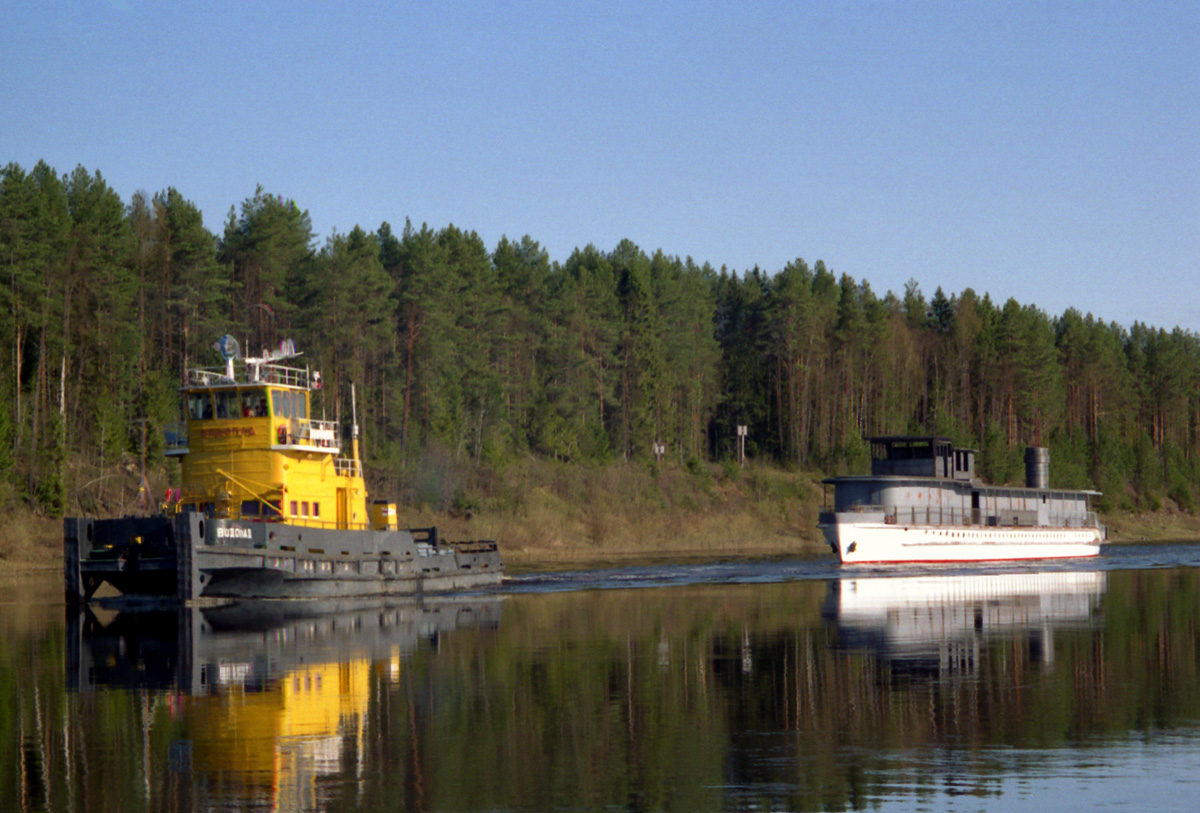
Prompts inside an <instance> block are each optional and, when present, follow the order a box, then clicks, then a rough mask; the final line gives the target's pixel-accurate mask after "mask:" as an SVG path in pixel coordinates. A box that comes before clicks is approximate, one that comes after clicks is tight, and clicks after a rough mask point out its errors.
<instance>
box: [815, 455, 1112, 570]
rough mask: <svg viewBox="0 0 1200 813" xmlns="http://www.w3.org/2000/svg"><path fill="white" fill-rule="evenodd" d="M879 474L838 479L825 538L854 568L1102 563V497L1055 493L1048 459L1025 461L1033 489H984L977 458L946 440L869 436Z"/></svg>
mask: <svg viewBox="0 0 1200 813" xmlns="http://www.w3.org/2000/svg"><path fill="white" fill-rule="evenodd" d="M869 440H870V444H871V474H869V475H862V476H849V477H831V478H829V479H826V480H825V481H824V482H825V483H826V484H828V485H832V486H833V488H834V505H833V508H832V510H829V509H826V510H823V511H822V512H821V520H820V527H821V529H822V531H823V532H824V534H825V539H826V541H827V542H828V543H829V545H830V547H831V548H832V549H833V551H834V553H835V554H836V555H837V556H838V558H839V559H840V560H841V561H842V562H843V563H845V564H854V563H891V562H979V561H1001V560H1023V559H1061V558H1070V557H1078V556H1095V555H1096V554H1097V553H1099V552H1100V543H1101V542H1103V541H1104V538H1105V529H1104V526H1103V525H1101V524H1100V522H1099V519H1098V517H1097V515H1096V513H1095V512H1094V511H1092V510H1091V506H1090V499H1091V497H1093V496H1097V495H1098V492H1095V491H1080V490H1069V489H1052V488H1050V487H1049V454H1048V452H1047V450H1045V449H1041V448H1032V449H1028V450H1027V451H1026V454H1025V469H1026V484H1025V486H1024V487H1021V486H992V485H985V484H983V483H981V482H980V481H979V480H977V479H976V478H975V451H974V450H972V449H960V448H955V447H954V446H953V444H952V443H951V441H950V440H949V439H947V438H939V437H913V436H897V437H875V438H870V439H869Z"/></svg>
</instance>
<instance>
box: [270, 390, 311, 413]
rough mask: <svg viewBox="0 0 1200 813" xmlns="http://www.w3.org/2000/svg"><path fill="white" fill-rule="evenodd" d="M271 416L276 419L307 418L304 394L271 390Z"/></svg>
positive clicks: (296, 391)
mask: <svg viewBox="0 0 1200 813" xmlns="http://www.w3.org/2000/svg"><path fill="white" fill-rule="evenodd" d="M271 414H272V415H274V416H275V417H276V418H288V419H295V418H300V419H304V418H307V417H308V404H307V403H306V402H305V398H304V393H303V392H301V391H298V390H271Z"/></svg>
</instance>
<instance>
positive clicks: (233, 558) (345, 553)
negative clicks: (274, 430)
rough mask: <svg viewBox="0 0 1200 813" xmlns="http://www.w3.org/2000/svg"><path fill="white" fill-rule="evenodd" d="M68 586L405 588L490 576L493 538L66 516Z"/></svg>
mask: <svg viewBox="0 0 1200 813" xmlns="http://www.w3.org/2000/svg"><path fill="white" fill-rule="evenodd" d="M63 539H64V567H65V570H66V574H65V575H66V594H67V600H68V601H71V602H84V601H87V600H89V599H90V598H91V597H92V596H93V595H94V594H95V592H96V591H97V590H98V589H99V588H100V586H101V585H103V584H104V583H108V584H110V585H111V586H112V587H114V588H115V589H116V590H118V591H119V592H120V593H122V594H123V595H126V596H148V597H159V598H168V599H175V600H178V601H180V602H183V603H187V602H191V601H195V600H198V599H207V598H329V597H342V598H345V597H359V596H403V595H419V594H423V593H443V592H454V591H462V590H471V589H477V588H480V587H486V586H489V585H494V584H498V583H499V582H500V580H501V578H502V576H503V571H504V567H503V563H502V562H501V560H500V554H499V552H498V550H497V548H496V544H495V543H494V542H468V543H453V544H450V543H446V542H442V541H440V540H439V539H438V535H437V530H436V529H435V528H421V529H410V530H365V529H364V530H349V529H335V528H318V527H306V526H298V525H289V524H284V523H272V522H256V521H251V520H236V519H213V518H210V517H207V516H205V515H204V514H201V513H198V512H193V511H188V512H181V513H179V514H177V515H174V516H166V515H158V516H151V517H126V518H123V519H111V520H99V519H93V518H90V517H72V518H68V519H67V520H66V521H65V523H64V533H63Z"/></svg>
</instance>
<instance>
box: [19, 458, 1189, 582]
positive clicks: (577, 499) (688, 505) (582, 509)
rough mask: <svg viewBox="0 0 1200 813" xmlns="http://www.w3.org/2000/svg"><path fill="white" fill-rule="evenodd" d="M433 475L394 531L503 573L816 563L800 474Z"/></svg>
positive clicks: (818, 543) (45, 547) (814, 496)
mask: <svg viewBox="0 0 1200 813" xmlns="http://www.w3.org/2000/svg"><path fill="white" fill-rule="evenodd" d="M440 474H441V475H442V480H441V483H440V490H442V491H445V490H446V489H449V488H452V489H453V492H452V493H450V494H447V495H446V497H445V498H444V499H443V500H442V501H441V502H442V505H434V504H431V503H429V502H425V503H421V504H418V505H407V506H405V505H402V506H401V523H402V525H403V526H405V527H426V526H431V525H433V526H437V527H438V529H439V532H440V533H441V534H442V536H443V537H444V538H447V539H455V540H466V539H495V540H497V541H498V542H499V543H500V548H501V552H502V554H503V556H504V559H505V564H506V567H507V568H508V569H509V571H510V572H512V573H522V572H537V571H551V570H557V569H579V568H596V567H617V566H623V565H636V564H647V563H663V562H674V563H680V564H683V563H688V562H696V561H706V560H713V559H725V558H792V559H794V558H817V557H824V556H826V555H828V551H827V549H826V546H825V543H824V541H823V539H822V538H821V533H820V531H819V530H818V529H817V513H818V511H819V510H820V507H821V504H822V499H823V497H822V486H821V476H820V475H818V474H815V473H812V472H800V473H796V472H789V471H785V470H783V469H780V468H778V467H773V466H766V465H758V464H751V465H748V466H746V467H738V466H736V465H724V466H718V465H710V466H703V467H695V466H691V467H672V466H656V465H641V464H609V465H605V466H571V465H566V464H554V463H548V462H546V461H534V460H530V461H527V462H524V463H521V464H512V465H510V466H508V467H506V468H505V469H504V471H502V472H498V473H493V474H491V475H490V477H489V478H487V480H486V481H480V482H475V483H472V484H470V488H466V487H465V485H464V484H463V483H461V482H457V483H456V482H455V479H454V477H452V476H450V477H446V473H445V472H441V473H440ZM418 490H419V484H418ZM466 493H469V494H471V495H475V496H471V497H465V496H463V495H464V494H466ZM380 496H383V495H380ZM71 513H79V511H72V512H71ZM118 513H119V512H118ZM1102 516H1103V519H1104V522H1105V523H1106V524H1107V525H1108V529H1109V541H1110V542H1115V543H1168V542H1180V541H1190V540H1200V517H1197V516H1196V515H1194V514H1192V513H1189V512H1187V511H1183V510H1180V509H1179V508H1178V507H1177V506H1176V505H1175V504H1174V503H1173V502H1171V501H1170V500H1164V501H1163V502H1162V504H1161V506H1160V507H1159V508H1158V509H1157V510H1154V511H1128V510H1124V511H1114V512H1109V513H1105V514H1102ZM61 567H62V520H60V519H52V518H47V517H43V516H39V515H37V514H35V513H34V512H33V511H31V510H29V509H27V508H19V509H14V510H12V511H10V513H9V517H8V522H6V523H5V524H4V526H3V527H2V528H0V576H2V575H12V574H20V573H31V572H38V571H53V570H57V569H60V568H61Z"/></svg>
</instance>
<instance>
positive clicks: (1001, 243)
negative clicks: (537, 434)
mask: <svg viewBox="0 0 1200 813" xmlns="http://www.w3.org/2000/svg"><path fill="white" fill-rule="evenodd" d="M40 159H45V160H46V161H47V162H48V163H49V164H50V165H51V166H53V167H55V168H56V169H57V170H58V171H59V172H60V173H65V172H69V171H70V170H71V169H73V168H74V167H75V166H76V165H78V164H82V165H83V166H84V167H86V168H88V169H89V170H99V171H100V172H101V173H102V174H103V175H104V177H105V178H106V179H107V180H108V182H109V183H110V184H111V185H112V186H113V188H114V189H116V190H117V192H118V193H120V195H121V196H122V198H123V199H124V200H126V202H128V201H129V199H130V197H131V196H132V194H133V193H134V192H136V191H138V190H145V191H146V192H148V193H150V194H153V193H155V192H157V191H160V190H162V189H165V188H166V187H167V186H174V187H175V188H177V189H178V190H179V191H180V192H181V193H182V194H183V195H184V197H186V198H187V199H189V200H191V201H193V202H194V203H195V204H196V205H198V206H199V207H200V208H201V210H202V211H203V212H204V217H205V222H206V224H207V225H208V227H209V228H210V229H212V230H213V231H214V232H216V233H220V232H221V230H222V229H223V227H224V221H225V219H226V217H227V215H228V212H229V209H230V207H231V206H234V205H240V203H241V202H242V201H243V200H245V199H246V198H248V197H250V196H252V195H253V194H254V191H255V187H256V185H258V184H262V185H263V187H264V188H265V189H266V190H267V191H269V192H271V193H275V194H280V195H283V196H284V197H290V198H294V199H295V200H296V202H297V203H298V204H299V205H300V206H301V207H303V208H305V209H307V210H308V211H309V213H310V214H311V216H312V221H313V225H314V227H315V229H316V232H317V235H318V243H323V242H324V240H325V239H326V237H328V235H329V234H330V233H331V231H332V230H333V229H335V228H336V229H337V230H338V231H343V232H344V231H347V230H349V229H350V228H352V227H353V226H355V225H356V224H357V225H361V226H363V227H364V228H366V229H368V230H373V229H375V228H377V227H378V226H379V224H380V223H381V222H382V221H385V220H386V221H388V222H390V223H392V225H393V226H394V227H396V228H397V229H398V228H399V227H400V226H402V225H403V223H404V220H405V218H406V217H407V218H411V220H412V221H413V222H414V223H415V224H418V225H419V224H421V223H428V224H429V225H430V226H432V227H435V228H440V227H442V226H445V225H447V224H449V223H453V224H455V225H457V226H459V227H462V228H465V229H470V230H474V231H476V232H478V233H479V234H480V236H481V237H482V238H483V239H484V241H485V242H486V243H487V245H488V246H489V248H492V247H494V246H495V244H496V242H497V241H498V240H499V239H500V237H501V236H502V235H508V236H509V237H513V238H519V237H521V236H522V235H525V234H528V235H530V236H532V237H533V238H534V239H536V240H538V241H539V242H541V244H542V245H543V246H544V247H545V248H546V249H547V251H548V252H549V253H550V256H551V258H552V259H554V260H559V261H562V260H565V259H566V258H567V257H568V256H569V254H570V252H571V251H572V250H573V249H574V248H576V247H582V246H584V245H586V244H588V243H593V244H595V245H596V246H598V247H599V248H601V249H605V250H607V249H611V248H612V247H614V246H615V245H616V243H617V242H618V241H620V240H621V239H622V238H626V237H627V238H630V239H632V240H633V241H634V242H636V243H637V244H638V245H639V246H641V247H642V248H643V249H644V250H646V251H647V252H652V251H654V250H655V249H659V248H661V249H663V250H664V251H665V252H666V253H668V254H671V255H679V256H684V257H686V256H691V257H692V258H693V259H695V260H696V261H697V262H709V263H711V264H712V265H713V266H715V267H718V268H719V267H721V266H727V267H729V268H730V269H732V270H738V271H741V270H745V269H748V268H751V267H753V266H755V265H757V266H759V267H760V268H763V269H765V270H767V271H769V272H774V271H777V270H778V269H780V268H781V267H782V266H783V265H784V264H785V263H787V262H788V261H789V260H792V259H794V258H797V257H801V258H803V259H805V260H806V261H808V262H809V263H810V264H812V263H814V262H815V261H816V260H818V259H822V260H824V261H825V263H826V264H827V265H828V266H829V267H830V268H831V269H832V270H833V271H834V273H836V274H838V275H840V274H843V273H846V274H849V275H851V276H852V277H854V278H855V279H857V280H863V279H865V280H866V281H868V282H869V283H870V284H871V286H872V287H873V288H874V289H875V291H876V292H878V293H880V294H882V293H883V292H885V291H888V290H893V291H896V292H898V293H899V292H902V291H903V288H904V284H905V282H906V281H908V280H909V279H916V280H917V281H918V282H919V283H920V285H921V287H922V290H923V291H924V292H925V293H926V295H927V296H932V294H933V292H934V290H935V289H936V288H937V287H938V286H941V287H942V288H943V289H944V290H945V291H946V292H947V293H948V294H953V293H959V292H961V291H962V290H964V289H965V288H968V287H970V288H973V289H975V291H976V292H977V293H980V294H982V293H984V292H987V293H990V294H991V296H992V298H993V299H994V300H996V301H997V302H998V303H1003V302H1004V301H1005V300H1006V299H1008V298H1009V297H1014V298H1016V299H1017V300H1018V301H1019V302H1021V303H1022V304H1035V305H1037V306H1038V307H1040V308H1042V309H1043V310H1045V311H1046V312H1048V313H1049V314H1051V315H1057V314H1060V313H1062V312H1063V311H1064V310H1065V309H1067V308H1069V307H1075V308H1077V309H1079V310H1080V311H1082V312H1084V313H1089V312H1090V313H1093V314H1094V315H1096V316H1097V317H1099V318H1103V319H1105V320H1108V321H1116V322H1118V323H1120V324H1122V325H1125V326H1126V327H1128V326H1129V325H1131V324H1132V323H1133V322H1134V321H1135V320H1136V321H1142V322H1146V323H1148V324H1151V325H1155V326H1159V327H1166V328H1171V327H1174V326H1181V327H1183V328H1185V329H1188V330H1192V331H1196V332H1200V4H1198V3H1195V2H1152V3H1128V2H1124V3H1110V2H1027V1H1026V0H1014V1H1013V2H1003V3H998V2H954V3H891V2H871V3H856V2H831V3H821V2H812V3H803V2H783V3H701V2H690V3H674V2H663V3H646V2H637V3H624V2H600V3H587V2H576V3H532V2H529V3H525V2H512V3H487V2H426V3H414V4H409V3H400V2H394V3H353V2H345V3H329V4H326V3H304V2H296V0H293V2H287V3H278V2H244V0H243V1H242V2H212V3H202V4H194V3H189V2H185V3H158V2H148V0H124V2H109V3H102V2H52V3H47V2H38V3H27V2H24V0H18V2H17V3H16V4H12V3H10V4H9V5H8V6H6V10H5V14H4V24H3V25H2V26H0V164H2V163H8V162H10V161H13V162H16V163H18V164H20V165H21V166H22V167H24V168H26V169H29V168H31V167H32V166H33V165H34V164H35V163H36V162H37V161H38V160H40Z"/></svg>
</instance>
